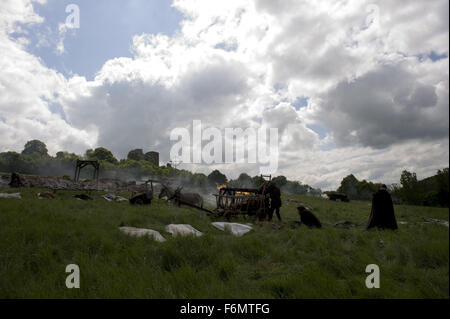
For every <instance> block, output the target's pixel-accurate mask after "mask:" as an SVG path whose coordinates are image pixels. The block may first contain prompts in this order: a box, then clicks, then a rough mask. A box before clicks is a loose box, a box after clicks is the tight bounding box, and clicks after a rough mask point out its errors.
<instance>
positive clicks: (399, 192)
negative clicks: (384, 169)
mask: <svg viewBox="0 0 450 319" xmlns="http://www.w3.org/2000/svg"><path fill="white" fill-rule="evenodd" d="M380 186H381V184H379V183H372V182H368V181H366V180H362V181H359V180H358V179H357V178H356V177H355V176H354V175H353V174H351V175H348V176H346V177H344V179H343V180H342V181H341V185H340V186H339V188H338V189H337V192H339V193H343V194H346V195H347V196H348V198H350V199H353V200H370V199H372V194H373V193H375V192H376V191H377V190H378V189H379V188H380ZM388 188H389V191H390V192H391V194H392V197H393V200H394V201H395V202H397V203H404V204H409V205H421V206H441V207H449V169H448V168H444V169H442V170H438V171H437V172H436V175H434V176H431V177H428V178H425V179H423V180H421V181H418V180H417V175H416V173H413V172H409V171H407V170H404V171H403V172H402V174H401V176H400V183H399V184H392V185H388Z"/></svg>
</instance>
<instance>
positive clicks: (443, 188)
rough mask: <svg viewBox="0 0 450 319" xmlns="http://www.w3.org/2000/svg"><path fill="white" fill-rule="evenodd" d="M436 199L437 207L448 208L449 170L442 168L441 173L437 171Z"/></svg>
mask: <svg viewBox="0 0 450 319" xmlns="http://www.w3.org/2000/svg"><path fill="white" fill-rule="evenodd" d="M436 179H437V187H438V190H437V199H438V202H439V205H441V206H444V207H448V206H449V169H448V167H447V168H444V169H443V170H442V171H441V170H438V171H437V175H436Z"/></svg>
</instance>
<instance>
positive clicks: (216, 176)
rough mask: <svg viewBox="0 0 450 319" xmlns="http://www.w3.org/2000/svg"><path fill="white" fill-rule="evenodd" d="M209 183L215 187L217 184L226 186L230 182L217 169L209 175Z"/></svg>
mask: <svg viewBox="0 0 450 319" xmlns="http://www.w3.org/2000/svg"><path fill="white" fill-rule="evenodd" d="M208 181H209V183H210V184H211V185H215V184H216V183H217V184H220V185H222V184H226V182H227V181H228V180H227V177H226V176H225V175H224V174H222V173H221V172H220V171H219V170H217V169H216V170H214V171H212V172H211V173H210V174H209V175H208Z"/></svg>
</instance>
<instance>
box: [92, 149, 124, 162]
mask: <svg viewBox="0 0 450 319" xmlns="http://www.w3.org/2000/svg"><path fill="white" fill-rule="evenodd" d="M86 158H87V159H89V160H99V161H106V162H109V163H113V164H115V163H117V159H116V158H115V157H114V155H113V153H111V151H110V150H108V149H106V148H104V147H97V148H96V149H95V150H87V151H86Z"/></svg>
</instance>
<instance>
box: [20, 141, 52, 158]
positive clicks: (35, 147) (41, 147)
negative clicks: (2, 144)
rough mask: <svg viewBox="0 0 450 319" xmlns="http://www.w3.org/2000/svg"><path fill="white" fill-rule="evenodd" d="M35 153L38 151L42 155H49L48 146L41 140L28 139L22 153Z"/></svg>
mask: <svg viewBox="0 0 450 319" xmlns="http://www.w3.org/2000/svg"><path fill="white" fill-rule="evenodd" d="M33 153H37V154H39V155H42V156H48V150H47V146H46V145H45V144H44V143H43V142H41V141H39V140H32V141H28V142H27V143H26V144H25V147H24V149H23V151H22V154H24V155H31V154H33Z"/></svg>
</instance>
